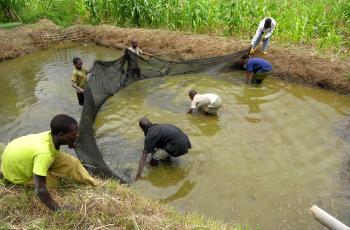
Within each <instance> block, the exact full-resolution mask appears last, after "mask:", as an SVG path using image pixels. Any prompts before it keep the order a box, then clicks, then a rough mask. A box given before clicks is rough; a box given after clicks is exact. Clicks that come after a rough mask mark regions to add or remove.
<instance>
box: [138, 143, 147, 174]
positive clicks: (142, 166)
mask: <svg viewBox="0 0 350 230" xmlns="http://www.w3.org/2000/svg"><path fill="white" fill-rule="evenodd" d="M146 159H147V152H146V151H145V150H143V152H142V154H141V157H140V163H139V169H138V170H137V174H136V177H135V180H138V179H140V178H141V173H142V170H143V168H144V167H145V163H146Z"/></svg>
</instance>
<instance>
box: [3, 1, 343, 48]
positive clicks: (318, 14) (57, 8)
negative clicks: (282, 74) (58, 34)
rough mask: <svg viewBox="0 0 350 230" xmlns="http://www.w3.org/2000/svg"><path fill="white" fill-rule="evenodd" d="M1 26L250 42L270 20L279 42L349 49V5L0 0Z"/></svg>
mask: <svg viewBox="0 0 350 230" xmlns="http://www.w3.org/2000/svg"><path fill="white" fill-rule="evenodd" d="M0 7H1V9H3V10H2V11H1V12H0V22H10V21H21V22H23V23H28V22H34V21H36V20H38V19H40V18H48V19H50V20H52V21H54V22H55V23H57V24H59V25H63V26H68V25H70V24H72V23H73V22H75V21H77V20H79V21H81V22H84V23H91V24H99V23H108V24H113V25H116V26H125V27H133V26H138V27H150V28H165V29H175V30H184V31H192V32H196V33H213V34H218V35H231V36H232V35H233V36H237V37H240V38H244V39H247V38H250V37H251V36H252V35H253V34H254V32H255V30H256V27H257V25H258V23H259V21H260V20H261V19H262V18H263V17H265V16H271V17H273V18H275V19H276V20H277V23H278V25H277V29H276V31H275V33H274V40H279V41H283V42H290V43H298V44H312V45H317V46H318V47H319V48H321V49H333V50H335V51H339V50H341V48H343V47H346V48H349V47H350V44H349V43H350V42H349V40H350V39H349V36H350V26H349V24H350V1H349V0H319V1H310V0H254V1H248V0H76V1H71V0H0Z"/></svg>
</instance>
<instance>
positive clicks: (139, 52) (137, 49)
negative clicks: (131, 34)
mask: <svg viewBox="0 0 350 230" xmlns="http://www.w3.org/2000/svg"><path fill="white" fill-rule="evenodd" d="M129 50H131V51H132V52H133V53H134V54H137V55H141V54H143V52H142V50H141V49H140V48H139V47H136V48H135V49H134V48H133V47H132V46H130V47H129Z"/></svg>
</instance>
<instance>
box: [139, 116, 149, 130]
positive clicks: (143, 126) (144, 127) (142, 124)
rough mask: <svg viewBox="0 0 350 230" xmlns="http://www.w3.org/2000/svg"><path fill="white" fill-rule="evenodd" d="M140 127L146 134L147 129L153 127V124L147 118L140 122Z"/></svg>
mask: <svg viewBox="0 0 350 230" xmlns="http://www.w3.org/2000/svg"><path fill="white" fill-rule="evenodd" d="M139 126H140V128H141V129H142V130H143V131H144V132H146V131H147V129H148V128H149V127H151V126H152V122H150V120H148V119H147V118H145V117H143V118H141V119H140V120H139Z"/></svg>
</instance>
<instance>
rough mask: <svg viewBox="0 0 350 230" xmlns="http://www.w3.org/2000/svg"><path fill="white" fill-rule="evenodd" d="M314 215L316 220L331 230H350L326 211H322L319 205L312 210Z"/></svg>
mask: <svg viewBox="0 0 350 230" xmlns="http://www.w3.org/2000/svg"><path fill="white" fill-rule="evenodd" d="M310 211H311V213H312V215H313V216H314V217H315V219H316V220H317V221H318V222H320V223H321V224H323V225H324V226H326V227H327V228H328V229H331V230H350V228H349V227H348V226H346V225H345V224H343V223H342V222H340V221H339V220H337V219H336V218H334V217H333V216H331V215H329V214H328V213H327V212H325V211H324V210H322V209H320V208H319V207H318V206H317V205H313V206H312V207H311V208H310Z"/></svg>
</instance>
